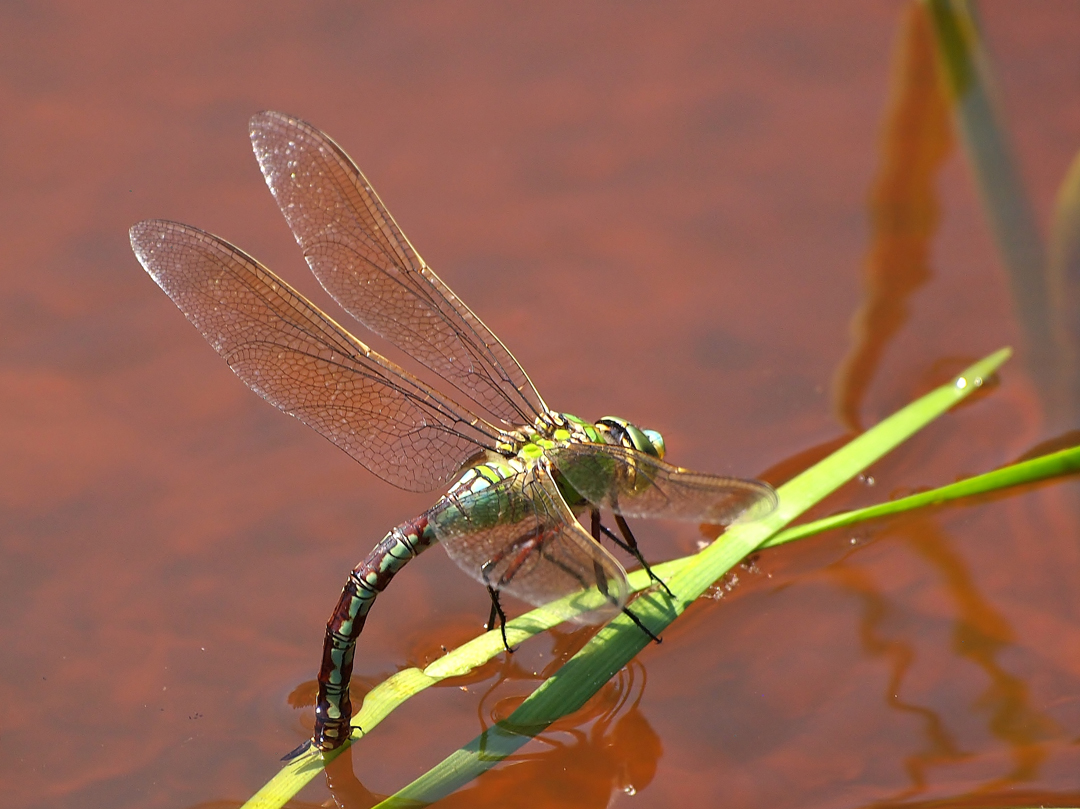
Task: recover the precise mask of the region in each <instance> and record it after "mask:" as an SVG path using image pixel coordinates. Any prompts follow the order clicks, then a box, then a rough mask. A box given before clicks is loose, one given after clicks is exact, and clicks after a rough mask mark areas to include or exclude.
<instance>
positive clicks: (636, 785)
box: [326, 632, 663, 809]
mask: <svg viewBox="0 0 1080 809" xmlns="http://www.w3.org/2000/svg"><path fill="white" fill-rule="evenodd" d="M583 634H588V633H582V632H574V633H568V637H569V636H570V635H572V636H581V635H583ZM579 641H580V638H574V639H571V640H570V642H571V643H573V644H574V645H580V644H579ZM557 657H558V656H557ZM510 665H511V666H513V664H512V663H511V664H510ZM553 665H555V666H556V668H557V664H556V663H554V662H553ZM513 668H514V670H513V672H511V671H509V670H505V671H504V672H502V675H501V676H499V677H497V678H496V679H495V680H494V681H493V682H492V683H491V685H490V686H489V687H488V688H487V690H486V691H485V694H484V697H483V699H482V700H481V724H482V726H483V728H484V732H485V733H487V732H488V731H489V730H490V729H492V725H493V724H494V723H495V722H498V721H499V720H500V719H501V718H503V717H504V716H506V715H508V714H509V713H510V712H511V711H512V710H513V709H514V708H516V707H517V705H518V704H520V702H521V701H523V700H524V696H520V697H502V698H500V697H499V696H498V692H499V690H500V686H502V685H503V684H504V683H508V682H520V680H521V679H522V677H523V675H524V673H523V671H522V670H521V669H520V667H513ZM511 673H512V674H513V675H514V676H513V677H512V678H511V677H510V676H509V675H510V674H511ZM549 674H550V672H548V671H546V670H545V671H542V672H540V673H538V674H532V675H530V676H529V678H530V679H532V680H535V681H543V680H545V679H547V677H548V676H549ZM645 683H646V674H645V667H644V666H642V665H641V663H639V662H637V661H636V660H635V661H633V662H632V663H631V664H630V665H629V666H627V667H626V668H624V669H623V670H622V671H620V672H619V674H618V675H617V676H616V677H614V678H613V679H612V680H611V681H610V682H608V683H607V685H605V686H604V687H603V688H602V689H601V690H600V691H599V692H598V693H597V694H596V695H595V696H594V697H593V698H592V699H590V700H589V702H588V703H586V705H585V706H584V707H582V708H581V710H579V711H576V712H575V713H573V714H572V715H570V716H567V717H564V718H562V719H560V720H559V721H558V722H555V723H554V724H552V725H551V726H549V727H548V729H547V730H546V731H545V732H544V733H542V734H540V735H538V736H537V737H536V739H535V741H534V743H538V744H540V745H544V746H546V748H547V749H546V750H542V751H540V752H533V753H524V754H519V755H513V756H510V757H509V758H508V759H507V761H508V762H510V763H509V764H508V765H507V766H503V767H500V768H497V769H494V770H491V771H489V772H487V773H485V774H484V775H483V776H481V777H480V778H479V779H477V780H476V781H474V782H473V783H472V785H471V786H469V787H468V788H467V789H463V790H459V791H458V792H456V793H454V794H453V795H450V796H448V797H447V798H444V799H443V800H442V801H440V803H439V805H440V806H478V805H479V806H498V805H502V806H506V805H520V804H521V803H522V799H523V796H527V799H526V801H525V802H526V803H527V804H528V805H530V806H544V807H559V806H574V807H585V806H597V807H602V806H608V805H610V803H611V799H612V796H613V794H615V793H616V792H622V793H625V794H629V795H633V794H636V793H637V792H640V791H641V790H642V789H644V788H645V787H647V786H648V785H649V784H650V783H651V782H652V780H653V778H654V777H655V775H656V767H657V763H658V762H659V760H660V756H661V754H662V752H663V748H662V746H661V743H660V738H659V736H658V735H657V734H656V731H654V730H653V728H652V727H651V726H650V725H649V722H648V720H646V719H645V717H644V715H643V714H642V713H641V711H640V709H639V706H640V703H641V698H642V696H643V694H644V692H645ZM492 701H494V704H493V705H491V703H492ZM485 705H491V707H490V708H484V707H483V706H485ZM588 724H591V727H589V728H587V729H584V728H583V726H585V725H588ZM564 737H569V739H568V741H567V740H564ZM480 741H481V746H483V734H482V735H481V740H480ZM352 750H353V748H352V747H349V748H347V749H346V750H345V752H344V753H342V754H341V755H340V756H338V758H336V759H335V760H334V761H333V762H332V763H331V764H330V765H329V766H328V767H327V769H326V783H327V786H328V787H329V789H330V792H331V794H332V795H333V798H334V803H335V805H337V806H339V807H342V809H368V807H370V806H374V805H375V804H376V803H378V802H379V801H380V800H383V799H384V798H385V797H386V796H382V795H376V794H374V793H372V792H371V791H370V790H368V789H367V788H366V787H365V786H364V785H363V784H362V783H360V781H359V779H357V778H356V775H355V774H354V772H353V769H352Z"/></svg>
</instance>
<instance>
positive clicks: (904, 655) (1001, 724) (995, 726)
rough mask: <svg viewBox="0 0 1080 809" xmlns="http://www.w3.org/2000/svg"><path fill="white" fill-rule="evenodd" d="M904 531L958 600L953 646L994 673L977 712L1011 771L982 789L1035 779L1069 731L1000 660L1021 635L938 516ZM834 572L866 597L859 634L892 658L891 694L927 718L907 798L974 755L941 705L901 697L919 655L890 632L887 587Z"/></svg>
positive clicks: (878, 653) (874, 650) (852, 572)
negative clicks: (937, 771) (1053, 744)
mask: <svg viewBox="0 0 1080 809" xmlns="http://www.w3.org/2000/svg"><path fill="white" fill-rule="evenodd" d="M904 538H905V539H906V540H907V541H908V543H909V544H910V545H911V547H912V548H913V549H914V550H915V552H916V553H917V554H918V555H919V556H921V557H923V558H924V559H925V560H926V561H927V562H929V563H930V565H931V566H932V567H933V568H934V569H936V570H937V571H938V572H939V574H940V575H941V578H942V580H943V583H944V586H945V589H946V591H947V592H948V593H949V594H950V595H951V596H952V598H953V601H954V604H955V607H956V617H955V619H954V626H953V633H952V637H953V652H954V653H955V654H956V655H957V656H958V657H960V658H964V659H967V660H969V661H970V662H971V663H973V664H974V665H976V666H977V667H978V668H980V669H981V670H982V671H983V672H984V673H985V675H986V677H987V679H988V680H989V683H990V684H989V686H988V688H987V689H986V690H985V692H984V693H983V694H982V696H981V697H979V698H978V699H977V700H976V701H975V703H974V705H972V710H971V712H972V713H974V714H984V715H987V720H986V727H987V731H988V732H989V733H990V734H991V735H993V736H994V737H995V738H997V739H1000V740H1001V741H1002V742H1003V743H1004V744H1005V745H1006V746H1007V748H1008V749H1009V750H1010V751H1011V756H1012V760H1013V768H1012V771H1011V772H1009V773H1008V774H1007V775H1005V776H1003V777H1001V778H999V779H994V780H990V781H987V782H986V783H985V784H983V786H982V788H981V789H980V790H978V791H979V792H980V793H991V792H994V791H996V790H1000V789H1003V788H1008V787H1011V786H1012V785H1014V784H1016V783H1017V782H1025V781H1033V780H1035V779H1036V778H1037V777H1038V775H1039V765H1040V764H1041V763H1042V762H1043V761H1044V760H1045V759H1046V758H1047V756H1048V755H1049V749H1048V747H1047V744H1046V742H1047V741H1048V740H1050V739H1060V737H1061V735H1062V731H1061V729H1060V728H1059V727H1058V725H1057V723H1056V722H1054V720H1053V719H1051V718H1050V717H1049V716H1047V715H1046V714H1044V713H1042V712H1041V711H1039V710H1037V709H1036V708H1035V707H1034V706H1033V705H1032V700H1031V695H1030V693H1029V688H1028V685H1027V683H1025V682H1024V681H1023V680H1021V679H1020V678H1019V677H1016V676H1015V675H1013V674H1011V673H1009V672H1008V671H1007V670H1006V668H1005V667H1004V666H1003V665H1002V664H1001V663H1000V662H999V657H1000V656H1001V654H1002V653H1003V652H1004V651H1005V650H1007V649H1008V648H1009V647H1010V646H1011V645H1012V643H1013V641H1014V639H1015V635H1014V632H1013V629H1012V627H1011V625H1010V624H1009V622H1008V621H1007V620H1006V619H1005V617H1004V616H1003V615H1002V614H1001V613H1000V612H999V611H998V610H997V609H995V608H994V606H993V605H992V604H991V603H990V601H989V600H988V599H987V598H986V597H985V596H984V595H983V594H982V593H981V592H980V591H979V589H978V587H977V586H976V584H975V581H974V580H973V579H972V576H971V574H970V572H969V571H968V569H967V566H966V564H965V562H964V560H963V559H962V558H961V557H960V556H959V555H958V554H956V553H954V552H953V551H952V550H951V548H950V546H949V537H948V536H947V535H946V534H944V533H943V532H941V531H940V530H939V529H938V527H937V525H936V523H935V521H934V520H932V519H926V518H913V519H912V520H911V521H910V522H908V523H906V526H905V532H904ZM830 572H831V573H832V574H833V575H834V576H835V577H836V578H837V579H838V580H839V582H840V584H841V586H842V587H843V588H844V589H845V590H848V591H849V592H852V593H854V594H855V595H856V596H857V597H858V598H859V599H860V600H861V601H862V603H863V618H862V625H861V631H860V637H861V639H862V644H863V648H864V649H865V650H866V652H867V654H868V655H869V656H871V657H882V656H884V657H886V658H887V659H888V660H889V663H890V670H891V674H890V677H889V681H888V684H887V687H886V691H885V701H886V702H887V703H888V704H889V705H891V706H892V707H894V708H895V709H896V710H898V711H903V712H905V713H909V714H912V715H914V716H916V717H918V718H919V720H920V721H921V723H922V733H923V736H924V738H925V740H926V745H925V747H924V748H923V750H921V751H919V752H917V753H915V754H913V755H911V756H909V757H908V758H907V761H906V769H907V771H908V774H909V776H910V778H911V787H910V788H909V789H907V790H905V791H903V792H901V793H899V794H896V795H894V796H892V798H891V799H890V800H895V801H899V800H904V799H906V798H908V797H910V796H913V795H916V794H918V793H920V792H923V791H924V790H925V789H926V788H927V784H928V782H929V779H928V776H927V772H928V770H930V769H931V768H934V767H941V766H945V765H949V764H957V763H959V762H960V761H962V760H964V759H967V758H969V757H970V755H971V754H969V753H967V752H965V751H963V750H961V749H960V747H959V745H958V744H957V742H956V740H955V738H954V737H953V735H952V733H951V732H950V731H949V729H948V727H947V725H946V722H944V721H943V720H942V718H941V717H940V716H938V714H937V713H936V711H935V710H933V709H930V708H926V707H922V706H918V705H913V704H911V703H909V702H905V701H904V700H902V699H901V698H900V694H901V693H902V691H903V685H904V680H905V677H906V676H907V674H908V672H909V670H910V669H911V667H912V665H913V664H915V663H916V662H917V661H916V659H915V657H916V655H915V650H914V648H913V645H912V644H911V643H910V642H908V641H905V640H904V639H902V638H888V637H885V636H884V635H883V633H882V627H883V626H884V625H885V624H886V622H887V620H888V619H889V618H890V617H891V614H892V613H894V612H895V610H894V608H893V607H892V606H891V605H890V604H889V601H888V600H887V599H886V598H885V597H884V596H883V595H882V594H881V589H880V585H878V584H877V583H876V582H874V581H873V580H872V579H871V577H870V576H869V575H868V574H867V573H866V571H864V570H860V569H857V568H855V567H852V566H849V565H846V564H844V563H839V564H837V565H834V566H833V567H832V568H830Z"/></svg>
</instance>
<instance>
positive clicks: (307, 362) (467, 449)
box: [130, 220, 497, 491]
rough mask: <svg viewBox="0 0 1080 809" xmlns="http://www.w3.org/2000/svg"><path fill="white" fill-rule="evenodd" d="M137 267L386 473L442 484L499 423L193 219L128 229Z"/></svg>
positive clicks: (285, 403) (248, 374)
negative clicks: (388, 354)
mask: <svg viewBox="0 0 1080 809" xmlns="http://www.w3.org/2000/svg"><path fill="white" fill-rule="evenodd" d="M130 235H131V246H132V249H133V250H134V251H135V255H136V256H137V257H138V259H139V261H140V262H141V263H142V265H143V267H144V268H145V269H146V271H147V272H148V273H150V275H151V276H152V277H153V279H154V280H155V281H156V282H157V283H158V285H159V286H160V287H161V288H162V289H163V290H165V292H166V293H167V294H168V295H169V297H170V298H172V300H173V302H174V303H175V304H176V305H177V306H178V307H180V310H181V311H182V312H183V313H184V315H185V316H186V317H187V319H188V320H190V321H191V322H192V323H193V324H194V325H195V327H196V328H197V329H198V330H199V331H200V332H202V335H203V336H204V337H205V338H206V339H207V340H208V341H209V342H210V345H212V346H213V347H214V349H215V350H216V351H217V352H218V353H219V354H220V355H221V356H222V357H224V358H225V361H226V362H227V363H228V364H229V367H230V368H232V370H233V371H234V372H235V373H236V375H237V376H239V377H240V378H241V379H242V380H244V382H246V383H247V385H248V386H249V387H250V388H251V389H252V390H254V391H255V392H256V393H258V394H259V395H260V396H262V397H263V398H264V399H266V400H267V401H269V402H270V403H272V404H274V405H276V406H277V407H278V408H280V409H281V410H284V411H285V412H286V413H288V414H289V415H291V416H295V417H296V418H298V419H300V421H302V422H304V423H305V424H307V425H309V426H311V427H313V428H314V429H315V430H316V431H318V432H319V433H320V434H322V435H323V436H324V437H326V438H328V439H329V440H330V441H332V442H334V443H335V444H337V445H338V446H339V447H341V448H342V449H343V450H345V451H346V452H347V453H349V454H350V455H351V456H352V457H353V458H355V459H356V460H358V461H359V462H360V463H362V464H363V465H364V466H366V467H367V468H368V469H370V470H371V471H372V472H374V473H375V474H376V475H378V476H379V477H381V478H383V479H384V480H386V481H388V482H390V483H393V484H394V485H396V486H400V487H401V488H403V489H409V490H411V491H429V490H431V489H434V488H436V487H438V486H441V485H444V484H446V483H447V482H449V480H450V479H451V478H453V476H454V474H455V473H456V472H457V471H458V469H459V468H460V467H461V465H462V464H463V463H464V461H465V460H466V459H468V458H469V457H470V456H472V455H474V454H475V453H476V452H477V450H478V448H480V447H484V448H491V447H493V446H494V444H495V437H496V436H497V431H496V430H495V429H494V428H493V427H492V426H491V425H489V424H486V423H485V422H483V421H481V420H479V419H477V418H476V416H474V415H472V414H471V413H469V412H468V411H466V410H465V409H464V408H462V407H460V406H459V405H456V404H454V403H453V402H452V401H450V400H449V399H447V398H445V397H443V396H441V395H440V394H438V393H437V392H436V391H433V390H431V389H430V388H428V387H427V386H426V385H424V384H423V383H422V382H421V381H420V380H418V379H416V378H415V377H412V376H410V375H409V374H408V373H406V372H405V371H403V370H402V369H400V368H398V367H397V366H396V365H394V364H393V363H392V362H390V361H389V360H387V359H385V358H384V357H382V356H380V355H379V354H377V353H376V352H374V351H372V350H370V349H369V348H368V347H367V346H365V345H364V344H363V343H361V342H360V341H359V340H357V339H356V338H355V337H353V336H352V335H350V334H349V333H348V332H347V331H345V329H343V328H342V327H341V326H339V325H338V324H337V323H335V322H334V321H333V320H331V319H330V318H329V317H328V316H327V315H325V314H324V313H323V312H321V311H320V310H319V309H318V308H317V307H316V306H315V305H314V304H312V303H310V302H309V301H308V300H307V299H306V298H304V297H303V296H302V295H301V294H300V293H298V292H296V291H295V290H294V289H292V287H290V286H289V285H288V284H286V283H285V282H284V281H282V280H281V279H280V278H278V277H277V276H276V275H274V274H273V273H272V272H270V271H269V270H268V269H266V268H265V267H263V266H262V265H260V264H259V263H258V262H257V261H255V259H253V258H251V257H250V256H248V255H247V254H245V253H244V252H242V251H241V250H239V249H238V248H236V247H234V246H233V245H231V244H229V243H228V242H226V241H223V240H222V239H219V238H217V237H216V236H212V235H211V234H209V233H205V232H204V231H201V230H199V229H197V228H193V227H190V226H188V225H182V224H179V223H177V222H166V221H163V220H149V221H146V222H140V223H139V224H137V225H135V226H134V227H132V228H131V234H130Z"/></svg>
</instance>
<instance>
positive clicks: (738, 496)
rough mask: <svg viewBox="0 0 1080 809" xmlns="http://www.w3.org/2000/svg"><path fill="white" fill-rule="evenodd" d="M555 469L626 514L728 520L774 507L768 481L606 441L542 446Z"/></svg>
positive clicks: (716, 522) (583, 493)
mask: <svg viewBox="0 0 1080 809" xmlns="http://www.w3.org/2000/svg"><path fill="white" fill-rule="evenodd" d="M547 456H548V457H549V458H550V459H551V461H552V463H554V465H555V467H556V468H557V469H558V471H559V474H560V475H562V477H563V478H564V479H565V480H566V482H567V483H569V484H570V485H571V486H572V487H573V488H574V489H575V490H576V491H577V492H578V493H579V494H580V495H581V496H582V497H584V498H585V499H586V500H588V501H589V502H590V503H592V504H594V505H596V506H600V507H602V508H608V509H611V510H612V511H614V512H615V513H616V514H622V515H623V516H625V517H654V518H659V519H671V520H688V521H691V522H700V523H710V524H712V525H729V524H731V523H733V522H750V521H752V520H758V519H761V518H762V517H764V516H765V515H766V514H768V513H769V512H771V511H772V510H773V509H774V508H776V504H777V497H776V492H775V491H774V490H773V488H772V486H770V485H769V484H767V483H762V482H761V481H760V480H744V479H742V478H729V477H721V476H720V475H709V474H706V473H704V472H693V471H691V470H689V469H683V468H681V467H678V466H672V465H671V464H669V463H665V462H664V461H661V460H659V459H657V458H654V457H652V456H651V455H646V454H645V453H643V452H637V451H636V450H632V449H628V448H626V447H621V446H613V445H609V444H584V443H582V444H568V445H566V446H562V447H557V448H555V449H552V450H548V451H547Z"/></svg>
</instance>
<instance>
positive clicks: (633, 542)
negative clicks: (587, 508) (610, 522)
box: [592, 508, 675, 598]
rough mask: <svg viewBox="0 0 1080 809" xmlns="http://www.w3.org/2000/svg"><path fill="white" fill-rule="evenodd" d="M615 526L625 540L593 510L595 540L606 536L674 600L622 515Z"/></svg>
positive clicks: (616, 519)
mask: <svg viewBox="0 0 1080 809" xmlns="http://www.w3.org/2000/svg"><path fill="white" fill-rule="evenodd" d="M615 524H616V525H617V526H618V527H619V533H621V534H622V535H623V539H619V537H617V536H615V533H614V532H613V531H611V529H609V528H608V527H607V526H606V525H604V524H603V523H602V522H600V511H599V509H595V508H594V509H592V536H593V539H595V540H596V541H597V542H599V541H600V534H601V533H602V534H603V535H604V536H606V537H607V538H608V539H610V540H611V541H612V542H614V543H615V544H616V545H618V546H619V547H620V548H622V549H623V550H624V551H626V552H627V553H628V554H630V555H631V556H633V557H634V558H635V559H637V560H638V561H639V562H640V563H641V567H642V568H643V569H644V570H645V572H646V573H647V574H648V575H649V578H650V579H652V580H653V581H654V582H656V583H657V584H659V585H660V586H661V587H663V588H664V590H666V591H667V594H668V595H669V596H671V597H672V598H674V597H675V594H674V593H673V592H671V588H670V587H668V586H667V583H666V582H665V581H664V580H663V579H661V578H660V577H659V576H657V575H656V574H655V573H653V571H652V568H651V567H649V563H648V562H646V561H645V557H644V556H642V555H641V550H640V549H639V548H638V544H637V539H635V538H634V532H633V531H631V530H630V526H629V525H627V523H626V520H625V519H624V518H623V516H622V515H621V514H616V515H615ZM624 540H625V541H624Z"/></svg>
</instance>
